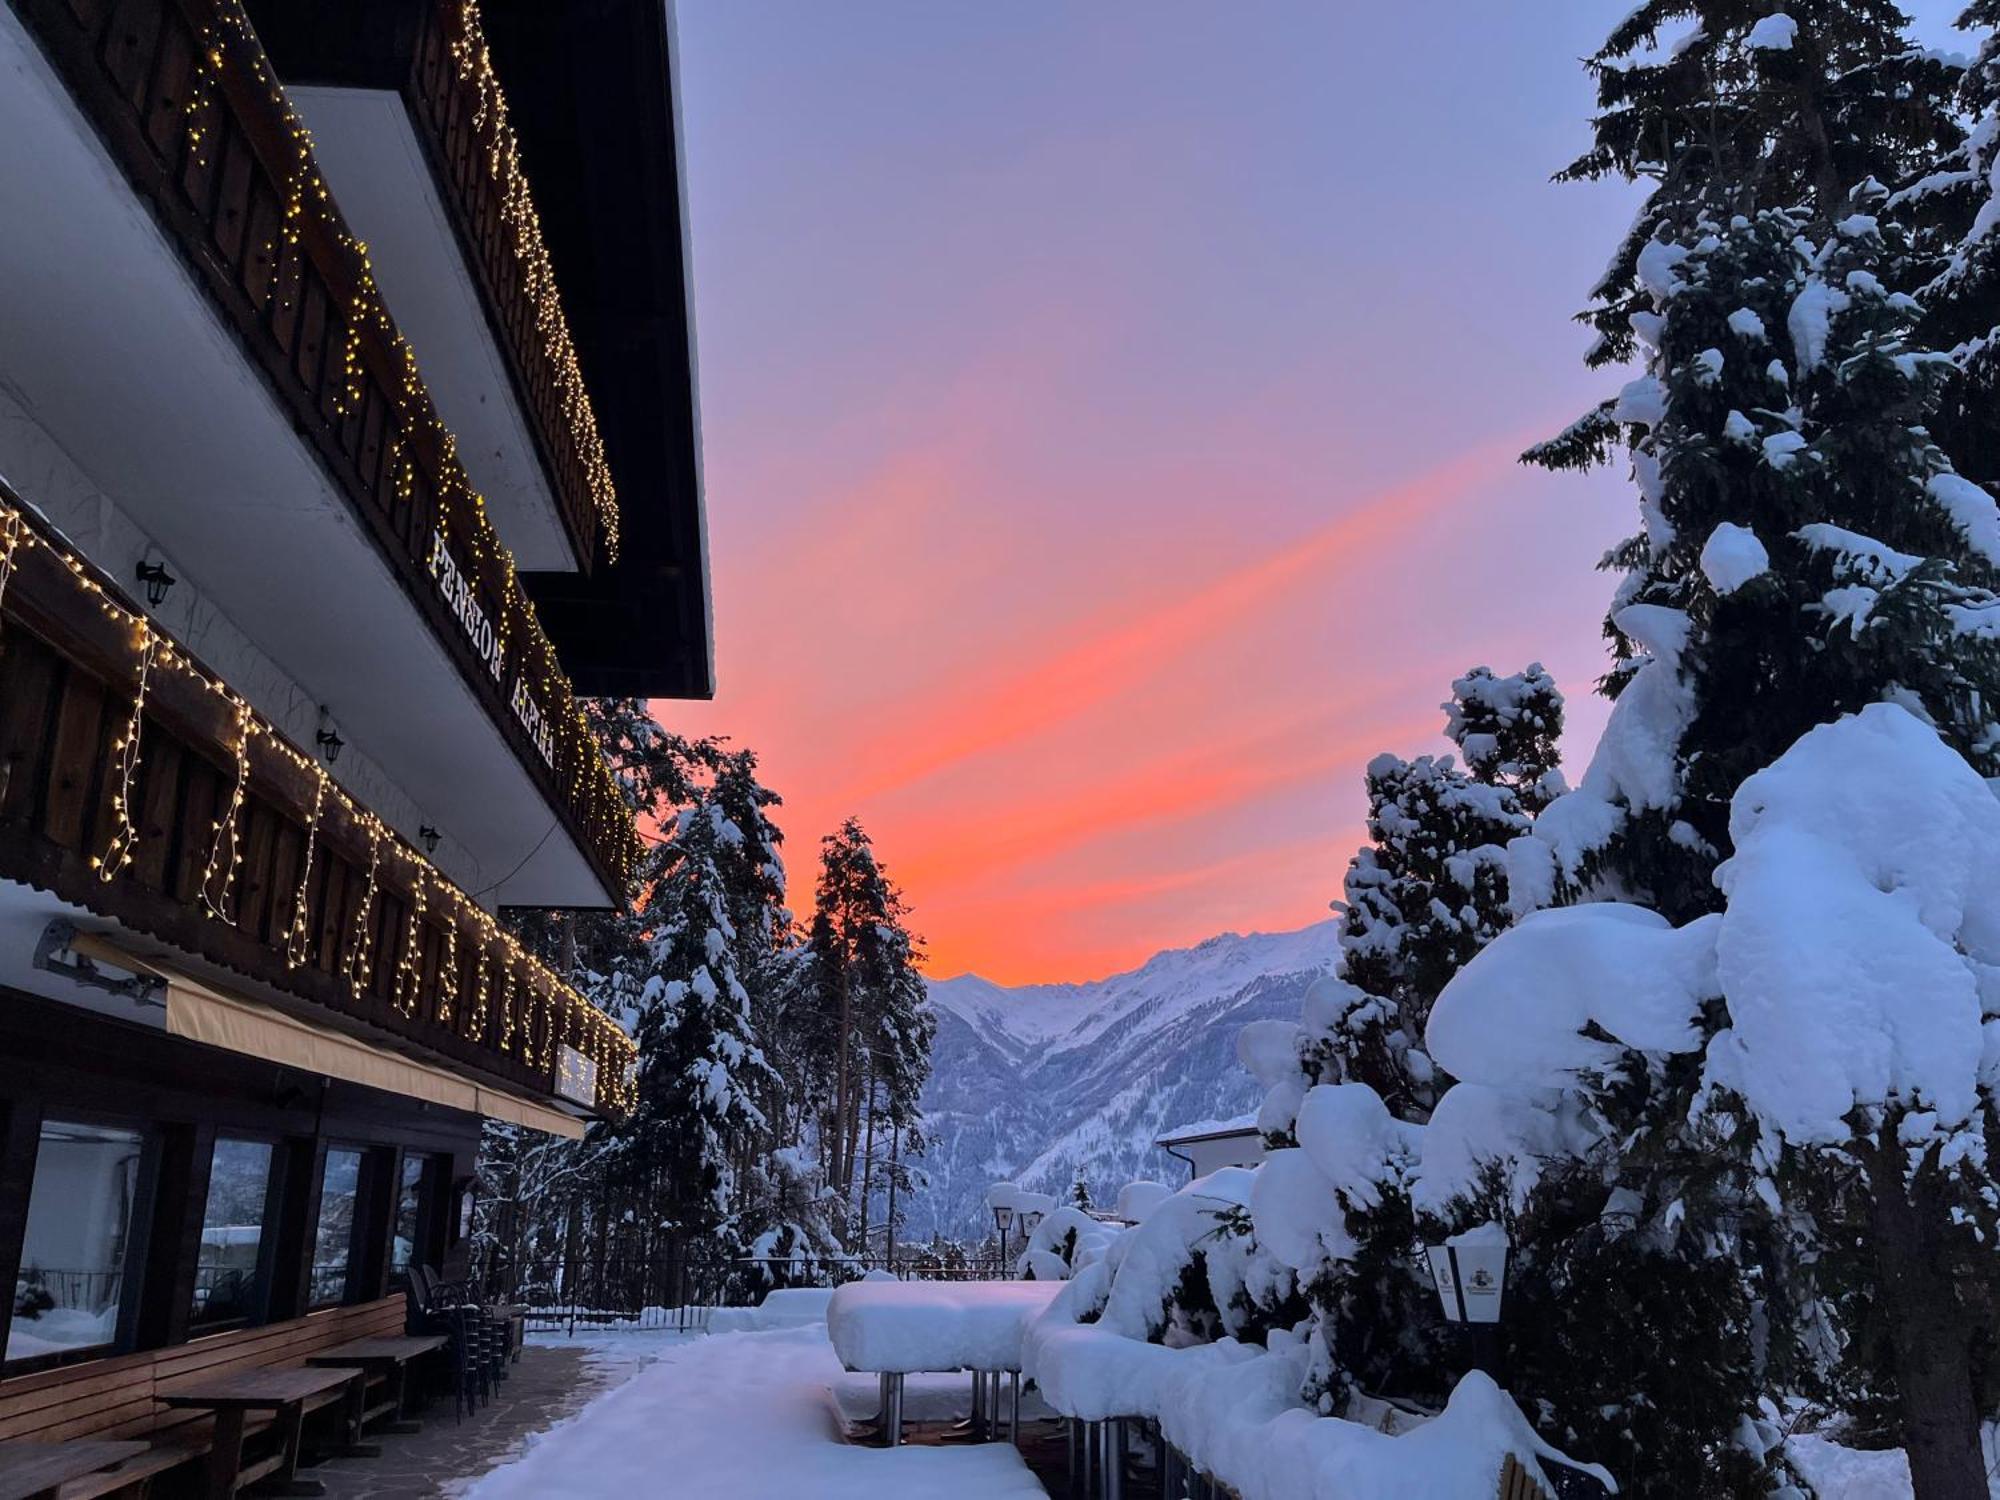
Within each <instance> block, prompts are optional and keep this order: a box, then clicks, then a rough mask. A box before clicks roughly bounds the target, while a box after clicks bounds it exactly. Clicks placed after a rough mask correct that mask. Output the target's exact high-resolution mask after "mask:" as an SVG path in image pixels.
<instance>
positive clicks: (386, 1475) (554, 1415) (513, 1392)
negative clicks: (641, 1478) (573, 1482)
mask: <svg viewBox="0 0 2000 1500" xmlns="http://www.w3.org/2000/svg"><path fill="white" fill-rule="evenodd" d="M660 1341H661V1336H659V1335H644V1334H641V1335H633V1336H631V1341H630V1342H629V1343H628V1344H627V1345H626V1346H625V1347H624V1348H623V1349H622V1350H620V1349H617V1348H613V1349H609V1350H605V1349H600V1348H598V1347H596V1346H589V1345H576V1344H570V1345H561V1344H530V1345H529V1346H528V1347H527V1348H526V1349H524V1350H522V1352H521V1359H520V1362H519V1363H518V1364H516V1365H514V1366H512V1368H511V1370H510V1372H509V1375H508V1378H507V1379H506V1380H505V1381H503V1382H502V1383H501V1385H500V1388H499V1390H498V1391H497V1392H496V1393H495V1394H494V1397H493V1399H492V1401H491V1402H490V1403H488V1404H487V1405H486V1406H484V1407H481V1408H480V1409H479V1410H478V1411H476V1412H474V1413H472V1414H470V1415H468V1416H467V1417H466V1418H465V1420H464V1421H462V1422H455V1421H453V1420H452V1414H451V1400H450V1398H449V1397H448V1396H447V1397H445V1398H444V1399H442V1400H433V1401H432V1402H431V1404H430V1405H429V1406H428V1407H427V1408H425V1409H424V1410H422V1411H421V1412H419V1413H418V1414H417V1415H418V1416H419V1417H420V1419H421V1421H422V1423H423V1426H422V1429H421V1430H420V1431H418V1432H414V1433H408V1434H397V1433H385V1434H381V1435H379V1436H378V1435H376V1434H372V1433H371V1434H370V1436H369V1441H370V1442H371V1443H377V1444H379V1445H380V1446H381V1449H382V1452H381V1456H380V1457H377V1458H352V1459H339V1458H336V1459H332V1460H329V1461H328V1462H326V1463H323V1464H319V1465H317V1466H316V1467H314V1468H312V1469H311V1470H309V1471H307V1477H310V1478H312V1479H316V1480H319V1481H321V1482H322V1483H324V1484H325V1486H326V1494H327V1500H434V1497H441V1496H447V1495H456V1494H458V1493H460V1492H462V1491H463V1490H464V1489H466V1488H467V1487H468V1486H469V1485H470V1484H471V1482H472V1481H474V1480H476V1479H478V1478H479V1477H480V1476H482V1475H484V1474H486V1473H488V1472H490V1471H491V1470H493V1469H496V1468H498V1467H500V1466H501V1465H502V1464H504V1463H507V1462H509V1461H511V1460H513V1459H514V1458H517V1457H518V1456H519V1455H520V1454H521V1452H522V1450H523V1449H524V1448H525V1446H526V1445H527V1441H528V1439H530V1438H531V1437H534V1436H535V1435H537V1434H539V1433H542V1432H546V1431H548V1429H549V1428H551V1427H554V1426H556V1425H557V1424H558V1423H560V1422H563V1421H566V1420H567V1419H568V1418H570V1417H573V1416H575V1415H576V1414H577V1413H578V1412H580V1411H582V1410H583V1409H584V1407H586V1406H587V1405H589V1404H590V1402H591V1400H592V1399H593V1398H595V1397H596V1396H599V1395H601V1394H603V1393H604V1392H605V1391H608V1390H610V1389H611V1388H612V1387H614V1386H616V1385H618V1384H620V1383H622V1382H623V1381H624V1380H625V1379H628V1378H629V1377H630V1376H631V1375H633V1374H635V1373H636V1372H637V1371H638V1370H639V1369H641V1368H643V1367H644V1365H645V1364H646V1363H649V1362H650V1360H651V1358H652V1357H654V1355H655V1354H656V1353H657V1350H658V1347H659V1344H660Z"/></svg>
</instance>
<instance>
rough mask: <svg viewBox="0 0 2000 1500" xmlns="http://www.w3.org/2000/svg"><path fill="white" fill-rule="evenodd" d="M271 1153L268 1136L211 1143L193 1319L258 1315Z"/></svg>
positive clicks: (261, 1302) (231, 1319)
mask: <svg viewBox="0 0 2000 1500" xmlns="http://www.w3.org/2000/svg"><path fill="white" fill-rule="evenodd" d="M275 1154H276V1153H275V1151H274V1149H273V1147H272V1146H271V1143H270V1142H269V1141H242V1140H232V1139H229V1138H227V1137H225V1138H222V1139H220V1140H217V1141H216V1143H215V1160H214V1164H213V1165H212V1166H211V1167H210V1168H209V1172H208V1203H207V1206H206V1207H205V1208H203V1210H202V1215H201V1253H200V1259H199V1261H198V1262H197V1264H196V1268H195V1278H194V1321H195V1322H196V1323H201V1324H209V1323H254V1322H256V1321H258V1320H259V1319H260V1318H262V1317H263V1315H264V1287H265V1275H264V1267H265V1257H264V1245H265V1242H266V1241H267V1240H268V1239H269V1234H268V1233H267V1229H268V1226H269V1223H270V1217H271V1163H272V1159H273V1157H274V1155H275Z"/></svg>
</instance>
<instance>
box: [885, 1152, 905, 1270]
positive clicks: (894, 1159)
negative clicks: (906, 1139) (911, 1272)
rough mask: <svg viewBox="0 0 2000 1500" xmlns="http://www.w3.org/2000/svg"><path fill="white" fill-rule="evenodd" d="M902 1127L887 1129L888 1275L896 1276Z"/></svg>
mask: <svg viewBox="0 0 2000 1500" xmlns="http://www.w3.org/2000/svg"><path fill="white" fill-rule="evenodd" d="M902 1160H903V1127H902V1126H900V1125H892V1126H890V1128H889V1233H888V1241H889V1244H888V1251H889V1274H890V1275H891V1276H893V1275H895V1274H896V1179H897V1178H898V1177H900V1176H901V1175H902Z"/></svg>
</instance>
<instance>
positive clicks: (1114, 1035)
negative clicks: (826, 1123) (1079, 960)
mask: <svg viewBox="0 0 2000 1500" xmlns="http://www.w3.org/2000/svg"><path fill="white" fill-rule="evenodd" d="M1338 931H1339V924H1338V923H1336V922H1332V921H1328V922H1321V923H1318V924H1316V925H1314V926H1312V927H1308V928H1305V929H1303V930H1302V931H1299V932H1287V933H1251V934H1249V935H1247V936H1242V935H1239V934H1236V933H1225V934H1223V935H1222V936H1220V937H1214V938H1210V939H1209V940H1208V941H1207V942H1205V943H1202V944H1200V945H1198V946H1196V947H1193V948H1184V949H1175V950H1172V951H1169V952H1166V953H1159V954H1155V955H1154V956H1153V957H1152V958H1150V959H1148V960H1147V961H1146V963H1145V964H1143V965H1142V966H1141V967H1139V968H1137V969H1134V970H1132V971H1131V972H1130V973H1126V974H1115V975H1113V976H1112V977H1111V978H1109V979H1102V980H1097V981H1094V982H1092V983H1088V984H1040V985H1023V986H1019V987H1013V988H1010V987H1007V986H1004V985H997V984H994V983H992V982H991V981H989V980H986V979H981V978H980V977H978V976H977V975H972V974H967V975H962V976H960V977H958V978H955V979H944V980H934V981H932V982H931V985H930V994H931V1004H932V1007H933V1009H934V1010H935V1011H936V1012H937V1018H938V1032H937V1043H936V1047H935V1050H934V1052H933V1054H932V1072H931V1080H930V1083H929V1084H928V1085H927V1086H926V1088H925V1090H924V1113H925V1116H926V1119H927V1121H928V1124H929V1129H930V1134H931V1138H932V1144H931V1148H930V1150H929V1152H928V1153H927V1154H926V1155H925V1157H924V1160H923V1163H922V1165H923V1168H924V1170H925V1172H926V1173H927V1174H928V1176H929V1183H928V1186H927V1187H925V1188H923V1189H922V1190H920V1191H918V1192H917V1193H915V1194H913V1195H912V1200H911V1203H910V1217H909V1220H908V1223H907V1226H906V1228H905V1231H904V1232H905V1234H907V1235H908V1236H909V1237H910V1238H912V1239H928V1238H929V1237H930V1235H931V1234H932V1232H933V1231H936V1232H939V1233H942V1234H945V1235H947V1236H955V1237H958V1238H966V1239H977V1238H979V1237H980V1236H982V1235H990V1234H991V1232H992V1220H991V1218H990V1217H989V1216H988V1214H987V1211H986V1201H985V1197H986V1189H987V1187H988V1186H989V1185H990V1184H992V1183H994V1182H996V1181H999V1180H1001V1179H1003V1178H1008V1179H1015V1180H1018V1181H1020V1182H1022V1183H1023V1184H1025V1185H1026V1186H1028V1187H1032V1188H1035V1189H1037V1190H1039V1191H1042V1192H1052V1193H1061V1192H1064V1191H1066V1190H1067V1189H1068V1187H1069V1185H1070V1182H1071V1180H1072V1179H1073V1178H1074V1176H1075V1174H1076V1168H1077V1165H1078V1164H1079V1163H1084V1164H1086V1178H1087V1180H1088V1181H1089V1183H1090V1190H1091V1193H1092V1195H1093V1197H1094V1198H1095V1199H1096V1200H1097V1201H1098V1202H1101V1203H1102V1202H1109V1201H1110V1199H1111V1197H1112V1195H1114V1194H1115V1193H1116V1192H1117V1190H1118V1188H1119V1187H1120V1186H1121V1185H1122V1184H1124V1183H1126V1182H1129V1181H1132V1180H1133V1179H1135V1178H1140V1177H1153V1178H1158V1179H1160V1180H1161V1181H1164V1182H1171V1183H1179V1182H1182V1181H1184V1180H1185V1179H1186V1176H1187V1167H1186V1165H1185V1164H1184V1163H1181V1162H1178V1161H1176V1160H1174V1159H1173V1158H1172V1157H1169V1156H1167V1155H1166V1154H1165V1153H1164V1152H1162V1151H1159V1150H1158V1149H1157V1148H1155V1147H1154V1145H1153V1140H1154V1138H1155V1137H1156V1136H1158V1135H1159V1134H1160V1133H1161V1132H1163V1131H1165V1130H1170V1129H1172V1128H1173V1127H1174V1126H1176V1125H1181V1124H1185V1123H1187V1122H1189V1121H1192V1120H1205V1119H1222V1118H1227V1117H1229V1116H1232V1115H1237V1114H1241V1113H1243V1112H1245V1111H1246V1110H1250V1109H1253V1108H1255V1106H1256V1104H1257V1103H1258V1100H1259V1098H1260V1097H1261V1090H1260V1089H1259V1088H1258V1086H1257V1084H1256V1083H1255V1081H1254V1080H1252V1079H1251V1077H1250V1075H1249V1074H1247V1073H1246V1072H1244V1071H1243V1069H1242V1067H1241V1065H1239V1064H1238V1063H1237V1061H1236V1032H1237V1030H1238V1028H1240V1027H1241V1026H1242V1025H1243V1024H1244V1023H1245V1022H1246V1021H1255V1020H1261V1019H1265V1018H1275V1019H1282V1020H1296V1019H1297V1017H1298V1014H1299V1002H1300V1000H1301V998H1302V997H1303V996H1304V994H1305V988H1306V986H1307V985H1308V984H1310V983H1311V982H1312V980H1313V979H1314V978H1315V977H1316V976H1317V975H1319V974H1321V973H1324V972H1325V971H1326V970H1328V969H1329V968H1331V967H1332V965H1333V962H1334V959H1335V957H1336V955H1337V954H1338V952H1339V943H1338V937H1337V935H1338Z"/></svg>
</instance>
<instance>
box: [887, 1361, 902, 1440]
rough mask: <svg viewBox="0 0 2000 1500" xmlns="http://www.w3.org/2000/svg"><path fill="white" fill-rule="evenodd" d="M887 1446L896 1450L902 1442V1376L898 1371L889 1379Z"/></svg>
mask: <svg viewBox="0 0 2000 1500" xmlns="http://www.w3.org/2000/svg"><path fill="white" fill-rule="evenodd" d="M888 1414H889V1446H890V1447H891V1448H897V1447H901V1446H902V1442H903V1375H902V1372H901V1371H898V1372H897V1373H895V1374H894V1375H891V1376H890V1377H889V1409H888Z"/></svg>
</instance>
